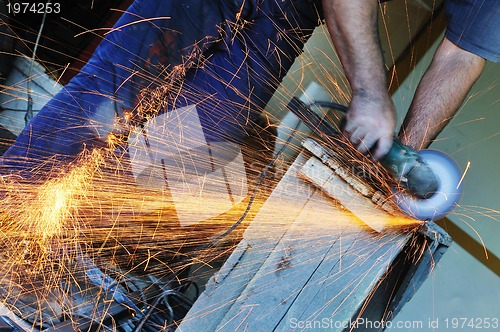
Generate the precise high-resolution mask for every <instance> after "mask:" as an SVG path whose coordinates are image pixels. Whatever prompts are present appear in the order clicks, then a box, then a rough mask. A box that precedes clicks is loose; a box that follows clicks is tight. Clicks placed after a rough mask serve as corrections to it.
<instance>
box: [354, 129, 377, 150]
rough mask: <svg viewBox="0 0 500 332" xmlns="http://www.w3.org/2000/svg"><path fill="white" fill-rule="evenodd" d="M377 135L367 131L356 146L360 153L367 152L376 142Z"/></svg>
mask: <svg viewBox="0 0 500 332" xmlns="http://www.w3.org/2000/svg"><path fill="white" fill-rule="evenodd" d="M378 139H379V137H378V136H377V135H376V134H375V133H373V132H367V133H366V135H365V136H364V137H363V140H362V141H361V142H360V143H359V145H358V146H357V149H358V151H359V152H361V153H362V154H365V155H366V154H367V153H368V152H369V151H370V150H372V149H373V147H374V146H375V145H376V144H377V141H378Z"/></svg>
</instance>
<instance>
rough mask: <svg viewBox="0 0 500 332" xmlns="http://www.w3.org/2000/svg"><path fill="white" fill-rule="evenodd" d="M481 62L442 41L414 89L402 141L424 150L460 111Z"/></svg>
mask: <svg viewBox="0 0 500 332" xmlns="http://www.w3.org/2000/svg"><path fill="white" fill-rule="evenodd" d="M484 63H485V60H484V59H482V58H481V57H479V56H477V55H475V54H472V53H470V52H467V51H465V50H463V49H461V48H459V47H457V46H456V45H454V44H453V43H451V42H450V41H449V40H447V39H444V40H443V41H442V43H441V44H440V46H439V48H438V50H437V51H436V54H435V56H434V59H433V60H432V63H431V65H430V66H429V68H428V69H427V71H426V73H425V75H424V77H423V78H422V80H421V81H420V84H419V86H418V87H417V91H416V93H415V97H414V98H413V102H412V104H411V106H410V110H409V111H408V114H407V115H406V118H405V120H404V122H403V126H402V127H401V131H400V133H399V136H400V139H401V141H402V142H403V143H405V144H407V145H410V146H411V147H413V148H415V149H424V148H427V147H428V146H429V145H430V144H431V142H432V140H434V139H435V138H436V137H437V135H439V133H440V132H441V131H442V130H443V128H444V127H445V126H446V125H447V124H448V122H449V121H450V120H451V119H452V117H453V116H454V114H455V113H456V111H457V110H458V109H459V107H460V105H461V104H462V102H463V100H464V99H465V97H466V95H467V93H468V92H469V90H470V88H471V87H472V85H473V84H474V82H475V81H476V79H477V78H478V77H479V75H480V74H481V72H482V70H483V67H484Z"/></svg>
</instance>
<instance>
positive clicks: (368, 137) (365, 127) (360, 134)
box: [344, 91, 396, 160]
mask: <svg viewBox="0 0 500 332" xmlns="http://www.w3.org/2000/svg"><path fill="white" fill-rule="evenodd" d="M395 126H396V109H395V107H394V103H393V102H392V99H391V97H390V95H389V94H388V93H386V92H385V91H383V92H381V93H375V94H374V93H368V92H366V91H363V92H362V93H357V94H356V93H355V94H353V97H352V99H351V103H350V105H349V112H347V115H346V123H345V128H344V133H345V134H346V135H347V137H348V138H349V140H350V141H351V143H352V144H353V145H354V146H355V147H356V148H357V149H358V151H359V152H361V153H363V154H367V153H368V152H370V153H371V154H372V158H373V159H374V160H380V159H382V158H383V157H384V156H385V155H386V154H387V153H388V152H389V150H390V149H391V146H392V142H393V139H394V130H395Z"/></svg>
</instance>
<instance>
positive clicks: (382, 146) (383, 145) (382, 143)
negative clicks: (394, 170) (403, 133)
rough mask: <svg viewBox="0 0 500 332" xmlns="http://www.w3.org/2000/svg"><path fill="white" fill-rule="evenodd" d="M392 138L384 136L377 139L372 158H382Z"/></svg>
mask: <svg viewBox="0 0 500 332" xmlns="http://www.w3.org/2000/svg"><path fill="white" fill-rule="evenodd" d="M393 142H394V140H393V137H392V136H384V137H381V138H380V139H379V140H378V143H377V148H376V149H375V151H374V152H373V159H374V160H380V159H382V158H384V157H385V156H386V155H387V153H389V150H390V149H391V147H392V144H393Z"/></svg>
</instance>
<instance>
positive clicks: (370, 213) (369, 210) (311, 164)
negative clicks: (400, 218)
mask: <svg viewBox="0 0 500 332" xmlns="http://www.w3.org/2000/svg"><path fill="white" fill-rule="evenodd" d="M301 174H303V175H304V176H305V177H306V178H307V179H308V180H309V181H311V182H312V183H313V184H315V185H316V186H318V187H319V188H321V190H323V191H324V192H326V193H327V194H328V195H329V196H331V197H332V198H334V199H336V200H337V201H339V202H340V204H342V205H343V206H345V207H346V208H347V209H348V210H349V211H351V212H352V213H353V214H354V215H355V216H356V217H358V218H359V219H360V220H361V221H363V222H364V223H366V224H367V225H368V226H370V227H371V228H373V229H374V230H375V231H377V232H382V231H383V230H384V229H385V228H386V227H387V226H389V225H391V224H393V220H394V217H393V216H391V215H390V214H388V213H387V212H385V211H383V210H381V209H380V208H378V207H377V206H376V205H375V204H374V203H373V202H372V201H371V200H370V199H368V198H366V197H364V196H362V195H360V193H359V192H357V191H356V190H354V189H353V187H351V186H350V185H349V184H348V183H347V182H345V181H344V180H343V179H342V178H340V177H339V176H338V175H337V174H335V172H334V171H333V170H332V169H331V168H330V167H328V166H326V165H325V164H323V163H322V162H321V160H319V159H318V158H316V157H311V158H310V159H309V160H308V161H307V162H306V163H305V165H304V167H303V168H302V171H301Z"/></svg>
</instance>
